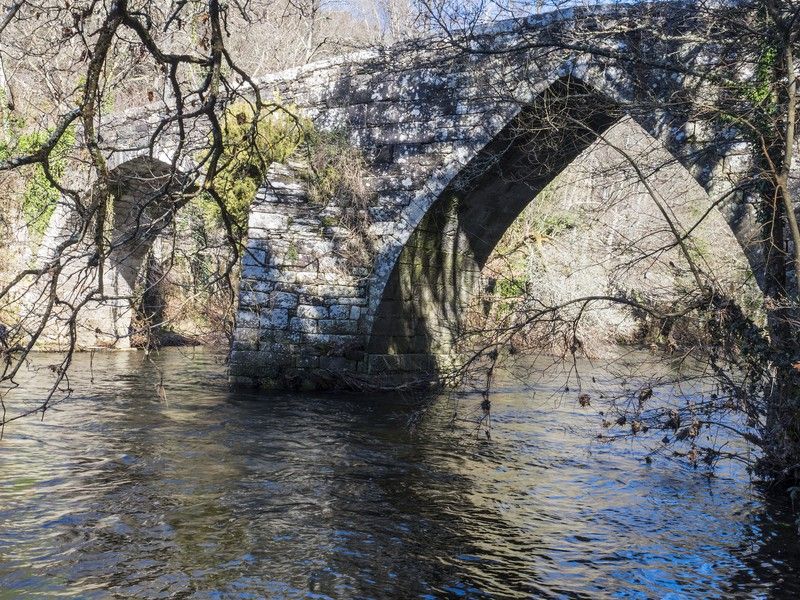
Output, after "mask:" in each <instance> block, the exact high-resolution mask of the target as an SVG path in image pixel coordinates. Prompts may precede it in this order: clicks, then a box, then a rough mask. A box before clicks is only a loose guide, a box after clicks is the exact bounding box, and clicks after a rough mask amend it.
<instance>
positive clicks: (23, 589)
mask: <svg viewBox="0 0 800 600" xmlns="http://www.w3.org/2000/svg"><path fill="white" fill-rule="evenodd" d="M36 362H38V363H39V364H40V365H43V364H45V363H46V362H47V360H46V357H39V358H37V361H36ZM162 377H163V381H164V388H163V393H162V392H161V391H160V388H159V386H158V384H159V382H160V381H161V379H162ZM534 378H535V377H534ZM51 379H52V374H51V373H50V372H49V371H48V370H47V369H46V368H44V369H41V370H39V371H38V372H30V373H29V374H28V375H27V380H26V381H25V382H24V385H23V386H22V388H21V389H20V390H17V391H16V392H15V393H14V394H13V397H11V398H9V400H8V402H9V405H10V406H12V407H14V406H17V407H19V406H22V405H24V404H25V403H26V402H31V401H32V400H33V399H34V398H35V397H37V394H38V393H41V390H42V389H44V386H46V385H47V384H48V383H49V382H50V381H51ZM71 385H72V387H73V388H74V392H73V395H72V397H71V398H70V399H69V400H67V401H65V402H63V403H60V404H57V405H56V406H54V407H52V408H51V409H50V410H49V411H48V412H47V414H46V415H45V418H44V420H43V421H40V420H39V419H38V418H26V419H23V420H21V421H16V422H14V423H11V424H9V425H8V426H7V428H6V431H5V437H4V439H3V440H2V442H0V600H9V599H16V598H24V599H29V598H48V599H49V598H81V599H83V598H87V599H92V598H148V599H149V598H202V599H222V598H236V599H249V598H447V597H465V598H587V599H588V598H591V599H595V598H636V599H638V598H669V599H677V598H796V597H800V546H799V545H798V542H797V536H796V534H795V531H794V526H793V524H792V515H791V514H790V512H789V511H788V510H787V506H785V505H784V504H782V503H779V502H774V501H773V502H768V501H767V500H765V499H764V498H763V497H762V496H761V495H760V494H759V492H758V490H757V489H756V488H754V487H753V486H751V485H750V483H749V481H748V479H747V476H746V474H745V473H744V472H743V471H742V470H741V469H739V468H737V467H735V466H730V465H723V466H721V467H720V468H719V469H718V470H717V472H716V474H715V475H714V476H713V477H709V476H708V475H707V474H706V473H704V472H702V471H701V470H693V469H691V468H690V467H688V466H685V465H681V464H680V463H674V462H669V461H665V460H655V461H654V462H653V463H652V464H647V463H646V462H645V461H643V460H642V450H641V449H640V448H638V447H637V446H635V445H632V444H631V443H629V442H622V443H615V444H610V445H609V444H602V443H598V442H597V441H595V440H594V434H595V433H596V428H597V414H596V411H594V410H590V409H586V408H581V407H579V406H578V404H577V402H576V401H575V399H574V398H573V397H572V396H569V397H565V398H563V399H560V400H559V398H558V395H557V394H556V395H554V393H553V392H554V391H556V388H557V386H556V384H555V383H553V382H552V381H542V382H541V383H534V385H533V386H532V387H525V386H520V385H516V384H514V383H513V382H511V381H507V382H505V383H503V384H502V385H500V386H499V387H498V388H497V389H496V390H495V392H494V393H493V395H492V404H493V408H492V429H491V439H487V436H486V435H485V433H484V432H483V431H480V432H478V434H477V435H476V433H475V431H474V430H473V429H474V428H473V426H472V425H471V424H470V423H469V422H467V421H461V420H458V421H456V422H455V423H454V421H453V418H452V417H453V414H454V412H456V414H457V415H458V416H459V418H461V417H469V416H470V415H471V413H472V412H473V411H474V409H475V408H476V407H477V405H478V403H479V398H476V397H472V396H466V397H463V398H460V399H459V400H458V404H457V405H456V404H455V400H454V399H453V398H452V396H450V395H446V396H443V397H442V398H440V399H438V400H437V401H435V402H433V403H432V405H431V407H430V408H429V409H428V410H427V411H426V412H425V413H424V414H423V415H422V417H421V418H419V419H418V423H417V424H416V426H414V427H410V426H409V422H410V420H412V417H413V416H415V415H417V414H418V410H419V403H418V400H417V399H416V398H413V397H409V396H391V397H390V396H382V397H357V396H349V395H336V396H334V395H321V394H317V395H310V394H307V395H292V394H277V395H276V394H272V395H267V394H265V393H263V392H262V393H258V392H242V391H231V390H229V389H228V386H227V385H226V381H225V367H224V364H222V361H221V359H220V357H219V356H216V355H214V354H211V353H208V352H201V351H192V350H185V349H180V350H179V349H172V350H165V351H163V352H161V353H159V354H157V355H152V356H150V357H145V356H144V354H143V353H136V352H120V353H106V354H96V355H94V356H93V357H92V356H91V355H89V354H81V355H78V356H77V357H76V364H75V367H74V374H73V376H72V379H71ZM573 395H574V394H573Z"/></svg>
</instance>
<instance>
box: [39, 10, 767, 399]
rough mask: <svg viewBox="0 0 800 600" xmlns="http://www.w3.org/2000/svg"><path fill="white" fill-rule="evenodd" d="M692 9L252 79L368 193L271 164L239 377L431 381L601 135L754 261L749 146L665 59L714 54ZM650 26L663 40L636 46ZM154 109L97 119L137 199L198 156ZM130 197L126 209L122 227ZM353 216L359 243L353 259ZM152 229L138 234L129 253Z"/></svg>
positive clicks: (444, 42)
mask: <svg viewBox="0 0 800 600" xmlns="http://www.w3.org/2000/svg"><path fill="white" fill-rule="evenodd" d="M687 10H689V9H686V8H684V7H683V6H682V5H679V4H671V3H670V4H663V5H658V4H657V5H652V4H650V5H629V6H624V7H615V8H612V9H604V10H600V9H595V10H592V11H579V10H576V11H569V12H563V13H552V14H547V15H543V16H539V17H533V18H529V19H527V20H524V21H514V22H505V23H501V24H499V25H495V26H493V27H491V28H489V29H486V30H482V31H478V32H476V33H473V34H471V35H470V36H465V37H463V38H458V39H455V40H453V39H439V40H424V41H420V42H415V43H408V44H403V45H399V46H395V47H391V48H386V49H380V50H374V51H365V52H361V53H358V54H354V55H349V56H343V57H338V58H335V59H332V60H328V61H325V62H319V63H314V64H309V65H307V66H303V67H300V68H296V69H292V70H289V71H285V72H282V73H278V74H276V75H273V76H270V77H267V78H265V79H263V80H261V81H260V82H259V86H260V89H261V93H262V96H263V97H265V98H279V99H280V101H281V102H282V103H285V104H286V105H287V106H291V107H292V109H293V110H295V111H297V113H299V114H300V115H303V116H304V117H307V118H309V119H311V120H312V121H313V123H314V126H315V127H316V128H317V129H319V130H323V131H335V132H338V133H340V134H341V135H343V136H345V137H346V139H347V140H348V143H349V145H350V146H351V147H352V148H355V149H356V150H357V152H358V153H359V155H360V156H361V159H362V169H363V173H361V174H360V179H361V181H362V182H363V184H364V186H365V188H366V190H367V192H368V194H367V195H368V200H367V201H366V204H364V205H353V204H352V200H349V202H350V203H349V204H348V202H346V201H345V199H340V198H332V199H330V200H329V201H327V202H325V203H320V202H319V200H318V199H315V198H314V197H313V195H312V194H310V193H309V189H308V183H307V182H308V176H307V170H308V167H307V166H306V165H305V164H304V162H303V160H301V158H302V157H298V158H297V160H290V161H288V162H287V163H286V164H274V165H273V166H272V167H271V169H270V171H269V174H268V177H267V181H266V182H265V183H264V186H263V187H262V189H261V190H260V191H259V192H258V194H257V196H256V198H255V199H254V201H253V204H252V208H251V213H250V218H249V228H248V240H247V250H246V252H245V254H244V256H243V259H242V260H243V262H242V265H241V267H242V271H241V284H240V291H239V298H238V303H239V304H238V306H239V308H238V319H237V325H236V333H235V340H234V342H233V348H232V354H231V366H230V372H231V377H232V379H233V380H234V381H237V382H247V383H258V384H261V385H265V386H272V387H296V386H300V387H324V386H327V385H331V384H333V383H334V382H336V381H341V380H342V379H344V380H346V381H350V382H375V381H393V380H395V379H396V377H397V376H403V375H410V376H411V377H412V378H426V377H432V376H435V375H436V374H437V373H438V372H440V371H441V369H442V368H444V367H445V366H446V365H447V364H448V361H449V360H450V359H451V358H452V346H453V340H454V337H455V336H456V335H457V333H458V330H459V327H460V319H461V315H462V313H463V309H464V303H465V302H466V301H467V299H468V297H469V296H470V294H471V293H472V292H473V290H474V288H475V286H476V285H477V282H478V280H479V275H480V271H481V269H482V268H483V266H484V264H485V262H486V260H487V258H488V256H489V254H490V253H491V251H492V249H493V248H494V247H495V245H496V244H497V242H498V240H499V239H500V237H501V236H502V234H503V233H504V232H505V231H506V229H507V228H508V226H509V225H510V224H511V223H512V222H513V221H514V219H515V218H516V217H517V216H518V215H519V214H520V212H521V211H522V210H523V208H524V207H525V206H527V205H528V204H529V203H530V202H532V201H534V199H535V198H536V197H537V195H538V194H539V192H541V190H542V189H544V188H545V187H546V186H547V185H548V183H550V182H551V181H552V180H553V179H554V178H555V177H556V176H558V174H559V173H561V172H562V171H563V170H564V169H565V168H566V167H567V166H568V165H570V164H571V163H572V162H573V161H575V159H576V158H578V157H579V156H581V155H582V154H583V153H586V152H588V151H590V150H591V149H592V147H593V145H595V144H597V143H598V140H600V141H602V142H603V143H606V144H609V145H611V147H613V148H615V149H616V150H617V151H618V152H619V153H620V156H625V154H626V153H628V154H631V155H635V157H636V159H637V160H640V161H641V160H642V157H643V156H644V157H646V160H645V162H646V163H648V164H649V166H648V169H649V171H648V172H651V173H653V175H652V176H653V180H652V183H653V184H654V185H655V186H657V187H658V188H659V190H661V191H662V192H663V194H664V196H665V197H669V196H670V194H672V195H676V194H679V193H680V194H682V195H686V194H687V193H688V194H689V195H691V196H692V197H693V198H694V199H696V202H697V203H698V206H701V207H702V206H705V207H708V206H710V205H711V203H715V204H717V202H718V201H719V208H720V210H721V216H715V217H714V218H715V219H718V221H719V223H723V221H722V219H723V217H724V219H725V220H727V222H728V224H729V225H730V228H727V226H726V228H725V230H724V231H722V230H719V231H717V233H716V234H714V233H712V234H710V235H717V236H718V237H719V239H720V240H728V239H731V240H732V239H733V238H732V235H733V234H735V235H736V236H737V237H738V239H739V242H740V243H741V245H742V247H743V248H744V249H745V251H746V252H749V254H748V258H749V259H750V261H751V265H752V266H753V267H754V270H755V271H756V272H757V273H758V271H759V269H760V264H759V257H758V255H757V253H755V252H751V251H750V246H749V244H748V242H749V241H750V239H751V237H752V236H753V235H754V234H755V233H757V231H756V230H755V229H754V227H753V223H752V218H751V212H752V211H751V210H750V209H749V205H748V199H747V198H746V197H742V196H741V194H740V195H736V194H729V192H730V190H732V189H733V188H734V187H735V185H736V182H737V181H738V180H739V178H740V177H742V176H744V175H745V174H747V173H748V171H749V169H750V166H749V164H748V162H747V156H748V154H749V152H748V148H746V147H743V146H742V145H740V144H739V145H737V144H734V143H732V142H730V141H729V139H730V138H729V136H727V135H726V133H725V132H724V131H717V130H715V129H714V128H713V127H712V126H711V125H710V124H709V123H706V122H704V121H702V120H701V119H699V118H698V117H697V116H696V114H695V113H694V111H693V110H692V105H691V102H688V103H687V102H686V101H685V99H686V98H691V97H693V96H697V97H702V96H703V95H704V94H711V93H713V90H708V89H707V88H706V86H707V84H706V83H703V82H702V81H699V80H696V79H693V78H690V77H684V76H681V75H678V74H677V73H678V71H676V70H674V69H672V68H668V66H669V65H668V64H667V63H669V64H681V65H684V66H686V65H690V64H697V65H702V64H708V63H709V62H713V60H714V59H715V57H714V56H713V54H709V52H708V50H707V48H706V47H704V46H703V45H700V44H698V43H697V42H696V41H693V37H692V35H691V31H687V29H686V27H687V23H690V21H688V20H687V18H686V14H687V13H686V11H687ZM644 22H648V26H647V27H645V28H644V30H645V31H648V30H650V29H649V28H650V27H652V28H653V29H652V31H662V32H664V35H663V36H660V37H659V39H657V40H656V39H646V37H644V36H643V35H642V30H643V29H642V27H643V24H644ZM677 22H681V23H682V29H680V30H679V28H677V27H675V26H673V23H677ZM700 26H701V24H698V27H700ZM679 100H680V101H679ZM162 116H163V115H159V114H148V113H146V112H142V111H141V110H139V111H133V112H131V113H128V114H125V115H119V116H117V117H115V118H116V119H117V120H118V126H115V127H109V129H110V130H112V131H116V132H117V133H116V135H115V136H113V139H106V140H105V144H106V146H107V152H108V156H109V157H110V161H111V165H112V167H113V168H114V169H115V172H118V173H119V174H120V175H119V178H120V189H121V190H122V191H121V192H120V194H121V197H128V198H131V197H132V198H136V197H144V196H146V195H147V194H146V193H144V192H142V190H141V186H139V187H136V185H134V184H133V183H131V182H135V181H136V180H137V176H136V172H142V171H143V170H144V171H147V173H149V175H148V177H147V178H146V179H147V180H148V181H149V182H151V183H150V184H149V185H151V186H152V185H154V184H153V183H152V182H153V181H155V182H156V184H158V182H159V177H160V176H161V177H163V172H164V169H165V166H167V165H179V166H180V167H181V168H185V169H190V168H191V165H189V164H188V163H189V162H191V158H190V157H191V154H190V153H188V152H186V150H185V148H184V149H181V148H180V147H179V146H180V145H179V144H178V142H177V141H176V139H177V138H176V137H175V135H174V134H169V132H166V133H165V132H163V131H162V132H160V133H159V132H154V128H156V127H157V126H158V125H159V124H160V123H161V118H162ZM147 140H152V141H154V142H155V147H153V144H149V143H147ZM187 157H189V158H187ZM153 173H155V176H153ZM160 174H161V175H160ZM676 182H680V183H681V185H678V184H677V183H676ZM126 190H127V191H126ZM677 190H681V191H680V192H678V191H677ZM126 194H127V195H126ZM135 205H136V202H135V201H131V202H128V203H127V204H126V203H121V204H120V206H121V207H122V208H120V209H119V210H122V211H123V212H124V214H120V215H118V216H117V217H116V218H115V223H119V224H121V226H120V227H121V228H120V230H121V231H122V230H124V227H123V225H124V224H125V223H126V222H127V221H129V220H130V218H129V217H128V216H126V215H128V214H130V212H131V211H133V210H134V208H130V207H132V206H133V207H135ZM126 206H128V208H125V207H126ZM713 210H715V211H716V210H717V209H716V208H714V209H713ZM126 211H127V212H126ZM353 216H359V219H356V220H357V221H358V222H359V223H360V225H359V227H361V231H360V232H359V235H358V236H357V237H358V239H359V240H360V242H359V243H360V244H361V247H360V248H359V249H358V250H359V251H358V252H347V251H346V248H345V246H346V245H347V244H348V243H350V242H351V241H352V237H353V231H352V228H353V225H352V223H353V222H354V219H352V217H353ZM57 217H58V215H57ZM63 222H64V219H63V215H62V217H60V221H59V219H58V218H54V223H55V225H53V226H52V227H51V230H52V231H51V233H50V237H51V238H52V239H59V237H58V236H59V235H62V236H63V231H61V232H60V233H59V231H60V230H58V227H62V229H63ZM137 222H138V220H137ZM58 223H62V225H58ZM151 225H152V223H151V222H148V226H147V227H146V228H145V229H148V230H149V229H151ZM134 237H136V236H134ZM150 237H151V236H150ZM150 237H148V235H144V236H142V235H138V237H136V240H137V241H136V247H137V248H141V247H142V245H143V244H144V245H146V243H148V240H149V239H150ZM720 243H723V242H720ZM725 243H727V242H725ZM50 247H51V248H52V247H53V244H50ZM124 254H125V258H124V260H122V259H120V261H119V264H115V265H111V267H110V268H109V269H107V273H108V272H110V273H111V275H108V274H107V275H106V276H107V277H112V278H116V279H115V280H117V281H118V280H119V279H120V277H121V279H122V280H124V281H123V284H124V285H123V287H126V289H129V288H130V286H131V285H132V281H133V278H135V274H136V272H137V270H138V269H139V268H140V266H141V258H142V253H141V251H140V250H135V251H134V250H130V251H126V252H125V253H124ZM111 308H113V309H114V310H118V309H119V308H120V307H119V306H117V305H115V306H112V307H111ZM101 309H102V310H108V309H109V306H108V303H106V304H105V306H104V307H96V310H101ZM104 318H105V317H104ZM115 318H118V317H115ZM126 326H127V325H126V323H123V325H122V327H120V328H118V329H119V330H120V332H121V333H119V338H120V339H121V338H124V329H125V327H126Z"/></svg>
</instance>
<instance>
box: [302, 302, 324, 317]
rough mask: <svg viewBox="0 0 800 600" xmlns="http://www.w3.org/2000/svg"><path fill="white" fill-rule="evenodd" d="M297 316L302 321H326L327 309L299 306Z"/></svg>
mask: <svg viewBox="0 0 800 600" xmlns="http://www.w3.org/2000/svg"><path fill="white" fill-rule="evenodd" d="M297 316H298V317H302V318H304V319H327V318H328V309H327V308H326V307H324V306H311V305H308V304H300V305H299V306H298V307H297Z"/></svg>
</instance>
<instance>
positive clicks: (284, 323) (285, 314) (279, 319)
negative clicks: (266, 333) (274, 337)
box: [261, 308, 289, 329]
mask: <svg viewBox="0 0 800 600" xmlns="http://www.w3.org/2000/svg"><path fill="white" fill-rule="evenodd" d="M261 326H262V327H263V328H264V329H286V328H287V327H288V326H289V311H288V310H287V309H285V308H273V309H271V310H268V311H265V312H264V313H262V315H261Z"/></svg>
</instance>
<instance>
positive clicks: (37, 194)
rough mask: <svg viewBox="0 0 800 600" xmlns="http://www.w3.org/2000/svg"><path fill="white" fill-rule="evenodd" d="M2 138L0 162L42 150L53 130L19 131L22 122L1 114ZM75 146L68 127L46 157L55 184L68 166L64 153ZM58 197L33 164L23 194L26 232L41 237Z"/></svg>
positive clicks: (56, 190)
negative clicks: (3, 131)
mask: <svg viewBox="0 0 800 600" xmlns="http://www.w3.org/2000/svg"><path fill="white" fill-rule="evenodd" d="M3 125H4V129H5V135H3V136H2V139H0V160H5V159H7V158H9V157H11V156H13V155H25V154H31V153H34V152H36V151H38V150H40V149H41V147H42V146H43V145H44V144H45V143H46V142H47V140H48V139H49V138H50V136H51V135H52V133H53V132H52V130H47V129H45V130H38V131H33V132H22V129H23V128H24V125H25V123H24V122H23V121H21V120H20V119H18V118H15V117H13V116H11V115H8V114H4V115H3ZM74 144H75V129H74V127H70V128H68V129H67V130H66V131H65V132H64V134H63V135H62V136H61V138H60V139H59V140H58V142H57V143H56V145H55V147H54V148H53V150H52V152H51V153H50V156H49V167H50V173H51V174H52V176H53V178H54V179H55V180H56V181H58V180H60V179H61V177H63V175H64V172H65V170H66V167H67V154H68V152H69V150H70V149H71V148H72V147H73V146H74ZM59 197H60V192H59V191H58V189H57V188H56V187H55V186H54V185H53V184H52V183H51V182H50V180H49V179H48V178H47V176H46V175H45V172H44V168H43V167H42V166H41V165H38V164H37V165H34V166H33V167H32V170H31V174H30V177H29V178H28V180H27V181H26V183H25V189H24V191H23V194H22V211H23V215H24V216H25V221H26V223H27V224H28V228H29V230H30V231H31V232H32V233H33V234H35V235H36V236H41V235H42V234H43V233H44V231H45V229H46V228H47V224H48V223H49V222H50V217H51V215H52V214H53V211H54V210H55V207H56V204H57V203H58V199H59Z"/></svg>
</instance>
